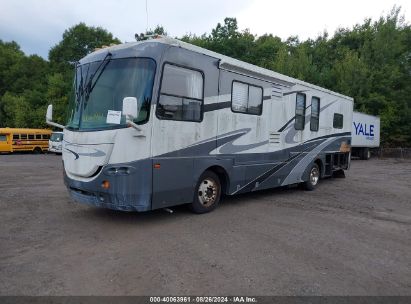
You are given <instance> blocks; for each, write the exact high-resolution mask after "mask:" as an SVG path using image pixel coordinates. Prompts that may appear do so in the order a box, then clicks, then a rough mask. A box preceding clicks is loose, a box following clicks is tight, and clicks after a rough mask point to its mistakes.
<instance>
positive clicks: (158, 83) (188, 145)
mask: <svg viewBox="0 0 411 304" xmlns="http://www.w3.org/2000/svg"><path fill="white" fill-rule="evenodd" d="M74 90H75V94H74V95H75V98H73V100H71V101H70V106H69V119H68V121H67V124H66V125H64V126H63V125H59V124H57V123H56V122H53V121H52V106H51V105H50V106H49V108H48V111H47V115H46V120H47V122H48V123H49V124H51V125H53V126H57V127H61V128H64V140H63V157H62V158H63V163H64V180H65V184H66V186H67V189H68V191H69V193H70V195H71V197H72V198H73V199H74V200H75V201H77V202H80V203H85V204H90V205H94V206H99V207H105V208H111V209H116V210H126V211H148V210H153V209H158V208H167V207H170V206H175V205H180V204H190V206H191V208H192V210H193V211H194V212H196V213H204V212H208V211H211V210H213V209H214V208H215V207H216V206H217V204H218V203H219V201H220V199H221V197H222V195H236V194H240V193H245V192H250V191H258V190H262V189H268V188H274V187H280V186H285V185H290V184H303V185H304V186H305V188H306V189H308V190H312V189H314V188H315V187H316V186H317V185H318V182H319V180H320V179H321V178H324V177H329V176H332V175H333V173H334V172H343V171H342V170H345V169H348V167H349V162H350V157H349V154H350V141H351V128H352V113H353V99H352V98H350V97H347V96H343V95H341V94H338V93H335V92H332V91H329V90H327V89H324V88H321V87H318V86H315V85H312V84H309V83H306V82H303V81H301V80H298V79H294V78H291V77H287V76H285V75H281V74H279V73H276V72H273V71H270V70H267V69H264V68H261V67H257V66H255V65H251V64H248V63H245V62H242V61H239V60H236V59H233V58H230V57H226V56H223V55H221V54H218V53H215V52H211V51H209V50H206V49H203V48H200V47H197V46H194V45H191V44H188V43H184V42H182V41H179V40H175V39H171V38H167V37H161V38H159V39H150V40H145V41H140V42H135V43H127V44H121V45H117V46H111V47H108V48H104V49H101V50H98V51H95V52H93V53H91V54H89V55H87V56H86V57H84V58H83V59H81V60H80V61H79V62H78V64H77V67H76V74H75V81H74Z"/></svg>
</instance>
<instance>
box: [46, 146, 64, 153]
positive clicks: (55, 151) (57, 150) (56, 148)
mask: <svg viewBox="0 0 411 304" xmlns="http://www.w3.org/2000/svg"><path fill="white" fill-rule="evenodd" d="M49 152H53V153H61V147H49Z"/></svg>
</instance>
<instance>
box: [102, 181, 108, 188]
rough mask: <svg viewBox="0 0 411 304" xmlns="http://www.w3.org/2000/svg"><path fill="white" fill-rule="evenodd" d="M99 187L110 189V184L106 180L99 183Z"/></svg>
mask: <svg viewBox="0 0 411 304" xmlns="http://www.w3.org/2000/svg"><path fill="white" fill-rule="evenodd" d="M101 187H102V188H103V189H108V188H110V182H109V181H108V180H105V181H103V182H102V183H101Z"/></svg>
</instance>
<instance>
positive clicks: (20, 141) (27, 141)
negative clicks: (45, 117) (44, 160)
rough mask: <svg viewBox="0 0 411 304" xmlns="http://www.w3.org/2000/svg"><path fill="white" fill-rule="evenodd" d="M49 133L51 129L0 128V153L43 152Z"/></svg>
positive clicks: (46, 145)
mask: <svg viewBox="0 0 411 304" xmlns="http://www.w3.org/2000/svg"><path fill="white" fill-rule="evenodd" d="M50 135H51V130H47V129H19V128H0V153H11V152H18V151H29V152H34V153H42V152H45V151H47V149H48V147H49V139H50Z"/></svg>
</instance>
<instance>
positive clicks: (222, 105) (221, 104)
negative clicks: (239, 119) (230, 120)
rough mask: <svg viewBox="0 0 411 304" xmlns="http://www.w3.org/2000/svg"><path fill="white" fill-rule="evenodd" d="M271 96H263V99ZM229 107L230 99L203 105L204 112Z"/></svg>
mask: <svg viewBox="0 0 411 304" xmlns="http://www.w3.org/2000/svg"><path fill="white" fill-rule="evenodd" d="M271 98H272V97H271V96H264V97H263V100H269V99H271ZM228 108H231V100H230V101H223V102H216V103H210V104H205V105H204V112H212V111H217V110H221V109H228Z"/></svg>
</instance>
